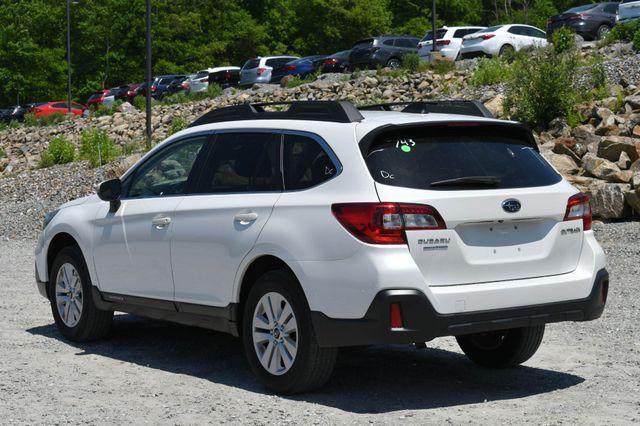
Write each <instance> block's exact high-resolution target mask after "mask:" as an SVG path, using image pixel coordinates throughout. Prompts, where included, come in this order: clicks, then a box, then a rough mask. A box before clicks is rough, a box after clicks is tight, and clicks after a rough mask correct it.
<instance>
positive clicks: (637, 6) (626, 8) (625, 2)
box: [618, 0, 640, 24]
mask: <svg viewBox="0 0 640 426" xmlns="http://www.w3.org/2000/svg"><path fill="white" fill-rule="evenodd" d="M638 18H640V0H622V1H621V2H620V4H619V5H618V22H619V23H622V24H623V23H625V22H629V21H631V20H632V19H638Z"/></svg>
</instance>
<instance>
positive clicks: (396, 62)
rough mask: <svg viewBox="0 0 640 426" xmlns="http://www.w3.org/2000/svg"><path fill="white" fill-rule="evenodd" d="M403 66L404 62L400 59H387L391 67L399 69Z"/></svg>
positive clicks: (388, 65)
mask: <svg viewBox="0 0 640 426" xmlns="http://www.w3.org/2000/svg"><path fill="white" fill-rule="evenodd" d="M401 66H402V62H400V59H397V58H391V59H389V60H388V61H387V67H389V68H391V69H392V70H395V69H398V68H400V67H401Z"/></svg>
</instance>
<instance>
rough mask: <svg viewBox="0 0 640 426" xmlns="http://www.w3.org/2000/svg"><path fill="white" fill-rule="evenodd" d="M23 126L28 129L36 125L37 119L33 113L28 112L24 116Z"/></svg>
mask: <svg viewBox="0 0 640 426" xmlns="http://www.w3.org/2000/svg"><path fill="white" fill-rule="evenodd" d="M24 125H25V126H29V127H32V126H37V125H38V119H37V118H36V114H35V113H34V112H28V113H26V114H25V115H24Z"/></svg>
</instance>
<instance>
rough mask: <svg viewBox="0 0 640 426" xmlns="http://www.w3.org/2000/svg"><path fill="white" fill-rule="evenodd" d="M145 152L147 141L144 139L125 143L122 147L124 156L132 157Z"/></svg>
mask: <svg viewBox="0 0 640 426" xmlns="http://www.w3.org/2000/svg"><path fill="white" fill-rule="evenodd" d="M144 150H145V141H144V139H142V140H141V139H133V140H130V141H127V142H125V144H124V145H123V146H122V153H123V154H124V155H131V154H134V153H136V152H143V151H144Z"/></svg>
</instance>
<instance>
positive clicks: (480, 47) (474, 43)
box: [460, 24, 547, 59]
mask: <svg viewBox="0 0 640 426" xmlns="http://www.w3.org/2000/svg"><path fill="white" fill-rule="evenodd" d="M546 45H547V33H545V32H544V31H542V30H541V29H539V28H536V27H532V26H530V25H518V24H514V25H496V26H494V27H489V28H485V29H484V30H481V31H478V32H477V33H474V34H470V35H468V36H465V37H464V38H463V40H462V47H461V48H460V59H470V58H477V57H481V56H488V57H492V56H500V55H503V54H505V53H507V52H509V51H518V50H520V49H523V48H527V47H544V46H546Z"/></svg>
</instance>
